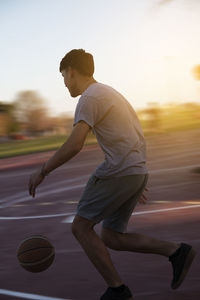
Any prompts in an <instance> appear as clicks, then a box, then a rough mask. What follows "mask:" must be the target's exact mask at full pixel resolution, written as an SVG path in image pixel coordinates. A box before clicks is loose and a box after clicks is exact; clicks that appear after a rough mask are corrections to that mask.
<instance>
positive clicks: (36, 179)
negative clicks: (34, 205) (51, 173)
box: [28, 170, 45, 198]
mask: <svg viewBox="0 0 200 300" xmlns="http://www.w3.org/2000/svg"><path fill="white" fill-rule="evenodd" d="M44 177H45V176H43V175H42V174H41V170H38V171H37V172H35V173H34V174H32V175H31V176H30V179H29V184H28V187H29V194H30V195H31V196H32V197H33V198H34V197H35V189H36V187H37V186H38V185H39V184H40V183H41V182H42V181H43V180H44Z"/></svg>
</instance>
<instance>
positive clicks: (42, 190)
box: [0, 174, 91, 204]
mask: <svg viewBox="0 0 200 300" xmlns="http://www.w3.org/2000/svg"><path fill="white" fill-rule="evenodd" d="M90 175H91V174H86V175H81V176H79V177H78V176H77V177H74V178H69V179H65V180H62V181H58V182H55V183H51V186H50V187H49V186H47V185H46V186H40V187H39V190H38V191H39V193H40V194H41V192H44V191H45V190H48V194H51V190H50V188H51V189H52V188H54V186H56V187H57V188H58V187H59V186H62V185H66V184H69V183H74V182H76V181H79V180H80V179H89V176H90ZM27 195H29V193H28V184H27V191H26V192H20V193H18V194H15V195H11V196H7V197H4V198H3V199H1V200H0V202H2V203H3V202H7V201H9V200H14V201H15V200H16V199H18V198H21V199H24V197H25V199H26V198H27ZM23 196H24V197H23ZM22 197H23V198H22ZM30 197H31V196H29V200H30V199H31V198H30ZM23 201H24V200H23ZM10 204H12V202H10Z"/></svg>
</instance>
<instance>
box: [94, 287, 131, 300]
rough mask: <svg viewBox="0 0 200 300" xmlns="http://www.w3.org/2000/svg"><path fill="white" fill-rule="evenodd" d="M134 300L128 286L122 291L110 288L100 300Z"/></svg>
mask: <svg viewBox="0 0 200 300" xmlns="http://www.w3.org/2000/svg"><path fill="white" fill-rule="evenodd" d="M129 299H130V300H132V299H133V298H132V294H131V291H130V290H129V288H128V286H126V285H124V288H123V290H122V291H120V292H119V291H115V290H113V289H112V288H111V287H108V288H107V290H106V292H105V293H104V294H103V295H102V296H101V298H100V300H129Z"/></svg>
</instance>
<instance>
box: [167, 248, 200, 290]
mask: <svg viewBox="0 0 200 300" xmlns="http://www.w3.org/2000/svg"><path fill="white" fill-rule="evenodd" d="M195 255H196V251H195V250H194V249H191V250H190V252H189V254H188V256H187V258H186V260H185V266H184V268H183V271H182V273H181V276H180V278H179V280H178V281H177V282H176V283H175V284H174V285H171V288H172V289H174V290H175V289H177V288H178V287H179V286H180V285H181V283H182V282H183V280H184V278H185V276H186V274H187V272H188V271H189V268H190V266H191V264H192V262H193V259H194V258H195Z"/></svg>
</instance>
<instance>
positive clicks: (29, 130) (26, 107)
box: [13, 90, 48, 135]
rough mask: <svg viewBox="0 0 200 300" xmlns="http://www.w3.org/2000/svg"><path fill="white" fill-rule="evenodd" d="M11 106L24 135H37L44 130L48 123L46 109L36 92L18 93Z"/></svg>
mask: <svg viewBox="0 0 200 300" xmlns="http://www.w3.org/2000/svg"><path fill="white" fill-rule="evenodd" d="M13 105H14V115H15V117H16V119H17V120H18V122H20V123H21V124H22V126H23V129H24V131H25V132H26V134H29V135H38V134H39V133H40V132H41V131H43V130H45V128H46V125H47V123H48V109H47V107H46V105H45V102H44V99H43V98H42V97H41V96H40V95H39V94H38V92H37V91H32V90H27V91H21V92H19V93H18V94H17V96H16V99H15V101H14V103H13Z"/></svg>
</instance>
